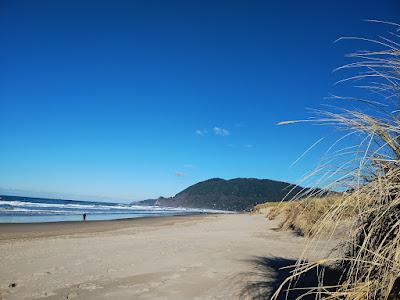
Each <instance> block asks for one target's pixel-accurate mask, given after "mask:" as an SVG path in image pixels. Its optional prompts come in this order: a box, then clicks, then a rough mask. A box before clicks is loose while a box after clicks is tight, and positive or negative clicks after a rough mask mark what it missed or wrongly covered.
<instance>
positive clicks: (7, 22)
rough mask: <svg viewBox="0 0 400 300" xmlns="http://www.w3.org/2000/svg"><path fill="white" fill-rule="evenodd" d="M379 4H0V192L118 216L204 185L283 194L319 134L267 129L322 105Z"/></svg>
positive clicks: (386, 6)
mask: <svg viewBox="0 0 400 300" xmlns="http://www.w3.org/2000/svg"><path fill="white" fill-rule="evenodd" d="M399 16H400V4H399V2H398V1H396V0H393V1H390V0H380V1H378V0H377V1H294V0H293V1H226V2H225V1H176V2H175V1H115V0H113V1H82V0H80V1H71V0H68V1H60V0H57V1H40V0H39V1H6V0H3V1H1V2H0V45H1V46H0V111H1V117H0V136H1V140H0V187H1V188H2V190H3V191H9V190H11V189H14V190H18V191H20V193H25V194H26V195H53V196H58V197H66V198H71V197H74V198H85V197H86V198H88V197H89V198H91V199H97V198H99V197H100V198H102V199H111V200H124V201H127V200H133V199H136V200H137V199H145V198H151V197H158V196H160V195H163V196H171V195H174V194H175V193H177V192H179V191H180V190H181V189H183V188H185V187H187V186H189V185H191V184H193V183H195V182H198V181H200V180H204V179H208V178H211V177H222V178H234V177H258V178H271V179H278V180H285V181H290V182H293V181H296V180H297V179H299V178H300V177H301V176H302V175H303V174H304V172H306V171H307V170H310V169H311V168H312V167H313V165H314V164H315V162H316V160H317V159H318V157H319V156H320V155H321V153H322V150H325V149H321V150H319V148H316V149H315V150H313V151H312V152H311V153H309V154H308V155H307V156H306V157H305V158H304V159H303V160H301V161H300V162H299V163H298V164H296V165H295V166H293V167H290V164H291V163H292V162H293V161H295V160H296V158H297V157H298V156H299V155H300V154H301V153H302V152H303V151H304V150H305V149H307V148H308V147H309V146H310V145H311V144H312V143H314V142H315V141H316V140H317V139H319V138H320V137H323V136H326V137H328V140H329V137H331V136H332V132H330V131H329V129H323V128H315V127H312V126H306V125H299V126H276V123H277V122H279V121H282V120H288V119H298V118H300V119H302V118H304V117H307V116H308V112H307V111H306V108H318V107H320V105H321V104H323V103H326V102H327V100H324V99H323V98H324V97H325V96H327V95H328V94H329V93H330V92H332V91H334V87H333V83H334V82H335V80H337V79H338V75H337V74H333V73H332V69H333V68H335V67H337V66H339V65H341V64H343V63H345V62H346V60H345V59H344V58H343V55H344V54H345V53H346V52H349V51H351V50H354V49H356V48H357V47H356V46H357V45H356V44H355V43H354V42H353V43H351V42H348V43H339V44H334V43H333V42H334V40H335V39H337V38H338V37H340V36H343V35H357V36H360V35H369V36H371V35H372V36H373V35H374V34H376V33H381V28H379V27H377V26H376V25H371V24H369V23H365V22H362V21H361V20H362V19H371V18H373V19H380V20H388V21H399Z"/></svg>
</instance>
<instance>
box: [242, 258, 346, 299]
mask: <svg viewBox="0 0 400 300" xmlns="http://www.w3.org/2000/svg"><path fill="white" fill-rule="evenodd" d="M250 263H251V264H252V265H253V267H254V269H255V271H253V272H250V273H247V274H245V275H246V277H247V278H252V279H251V280H250V281H247V284H246V286H245V288H244V289H243V290H242V293H241V298H243V299H253V300H261V299H270V298H271V296H272V295H273V294H274V292H275V291H276V290H277V288H278V287H279V286H280V285H281V284H282V283H283V282H284V281H285V279H286V278H287V277H288V276H290V275H291V273H290V272H291V271H292V270H293V268H292V267H290V266H294V265H295V264H296V260H293V259H286V258H279V257H272V258H270V257H256V258H254V259H252V260H251V261H250ZM288 267H289V268H288ZM318 274H321V269H319V272H317V270H316V269H312V270H310V271H308V272H307V273H305V274H302V275H301V276H300V277H299V278H297V279H296V280H295V281H292V282H291V283H289V284H290V288H291V289H293V288H294V290H289V291H288V290H287V288H288V286H289V284H285V285H284V287H283V288H282V290H281V292H280V295H279V297H278V298H277V299H279V300H283V299H290V300H292V299H296V298H297V297H300V296H303V297H302V298H301V299H303V300H306V299H307V300H308V299H313V300H314V299H319V298H318V297H316V294H315V293H313V294H308V295H305V294H306V293H307V292H308V291H309V288H315V287H317V286H318V283H319V282H321V276H318ZM322 280H323V283H324V285H325V286H334V285H337V284H338V282H339V281H340V273H339V272H338V271H336V270H334V269H332V268H329V267H324V268H323V278H322Z"/></svg>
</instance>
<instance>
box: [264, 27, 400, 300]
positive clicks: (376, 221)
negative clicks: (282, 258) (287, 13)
mask: <svg viewBox="0 0 400 300" xmlns="http://www.w3.org/2000/svg"><path fill="white" fill-rule="evenodd" d="M371 22H373V23H378V24H375V26H382V27H383V26H388V27H389V32H388V33H387V35H386V36H378V37H376V38H342V39H341V40H346V39H352V40H356V41H357V42H358V43H361V44H362V45H366V46H367V48H368V49H370V50H362V51H357V52H355V53H352V54H350V55H348V57H349V59H350V60H351V62H350V63H348V64H346V65H344V66H343V67H340V68H338V71H342V72H344V74H345V78H344V79H343V80H341V81H340V82H339V83H341V84H343V83H344V84H349V83H354V84H353V86H355V87H356V88H357V89H358V90H361V91H362V93H361V94H357V96H356V97H338V96H334V98H336V99H343V101H353V103H352V108H351V109H333V110H334V111H323V112H321V111H320V112H318V116H317V117H315V118H312V119H310V120H306V121H307V122H308V121H310V122H313V123H316V124H318V125H328V126H334V127H335V128H336V129H339V130H342V131H343V137H342V138H341V139H340V140H338V141H337V142H336V143H335V144H334V145H333V146H332V147H331V148H332V149H334V148H336V149H337V150H334V151H333V150H332V151H331V153H332V154H331V155H330V158H329V159H328V160H327V161H328V162H329V163H326V164H325V165H324V167H322V168H321V167H319V169H318V172H314V173H313V174H316V173H318V174H321V175H318V176H319V177H320V178H324V179H326V178H330V179H332V178H334V180H332V184H331V185H330V186H329V187H333V186H336V187H338V186H340V187H341V188H342V191H343V190H344V191H345V192H343V193H340V194H335V195H332V196H328V197H310V198H308V199H305V200H293V201H289V202H285V203H283V202H282V203H281V204H280V205H273V206H271V205H270V204H268V203H267V204H264V205H259V206H258V207H256V210H258V211H260V210H261V209H263V208H268V209H269V217H271V218H274V217H276V216H277V215H280V216H281V218H282V223H281V227H282V228H283V229H293V230H295V231H297V232H298V233H300V234H303V235H306V236H309V237H310V245H309V246H308V247H307V249H306V250H305V253H307V250H309V249H311V248H312V247H313V244H315V243H318V242H320V241H321V240H323V239H326V238H327V237H329V236H333V235H334V233H335V231H337V230H338V226H339V224H343V222H344V220H346V222H349V229H348V230H347V231H346V232H347V234H346V237H345V239H344V240H343V243H341V244H340V249H339V250H340V251H336V252H335V254H334V255H332V256H331V257H328V258H326V259H323V260H320V261H314V262H306V261H305V259H304V260H300V261H299V262H298V263H297V264H296V267H295V269H294V271H293V272H292V273H291V276H290V277H288V278H287V279H286V280H285V282H284V284H288V283H289V285H290V288H296V287H295V282H296V280H295V279H296V278H298V277H299V276H300V275H301V274H304V273H305V272H307V271H309V270H310V269H316V270H318V272H319V273H320V277H321V280H320V283H319V286H315V287H312V288H307V289H305V290H304V294H307V295H315V298H316V299H321V298H326V299H400V168H399V167H400V110H399V108H400V102H399V96H400V42H399V41H400V34H399V32H400V26H399V25H397V24H393V23H387V22H378V21H371ZM360 95H362V96H360ZM296 122H298V121H288V122H283V123H282V124H292V123H296ZM344 140H348V141H353V142H354V145H353V146H348V144H347V146H346V147H342V148H339V149H338V147H339V146H338V145H339V144H340V142H343V141H344ZM330 150H331V149H330ZM334 162H336V164H335V163H334ZM327 174H328V175H327ZM326 265H329V266H330V267H332V266H333V267H335V268H336V269H338V270H339V271H340V273H341V274H342V276H341V278H339V279H338V281H337V285H333V286H332V285H330V286H326V285H324V280H323V277H324V266H326ZM284 284H283V285H282V286H281V288H280V289H278V290H277V291H276V293H275V294H274V296H273V298H275V299H276V298H278V297H279V295H282V294H284V289H286V287H284V286H285V285H284Z"/></svg>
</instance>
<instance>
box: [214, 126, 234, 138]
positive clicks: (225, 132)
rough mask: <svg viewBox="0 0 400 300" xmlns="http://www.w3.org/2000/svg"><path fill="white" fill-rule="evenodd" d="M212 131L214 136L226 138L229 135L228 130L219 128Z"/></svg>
mask: <svg viewBox="0 0 400 300" xmlns="http://www.w3.org/2000/svg"><path fill="white" fill-rule="evenodd" d="M213 131H214V134H215V135H220V136H228V135H230V134H231V133H230V132H229V130H228V129H225V128H221V127H214V128H213Z"/></svg>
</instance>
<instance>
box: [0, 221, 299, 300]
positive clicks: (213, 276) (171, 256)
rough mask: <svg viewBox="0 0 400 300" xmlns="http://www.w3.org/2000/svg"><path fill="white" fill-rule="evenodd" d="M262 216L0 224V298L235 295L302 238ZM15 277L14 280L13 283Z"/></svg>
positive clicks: (295, 252) (295, 251) (294, 251)
mask: <svg viewBox="0 0 400 300" xmlns="http://www.w3.org/2000/svg"><path fill="white" fill-rule="evenodd" d="M277 222H278V221H269V220H267V219H266V218H265V217H264V216H263V215H248V214H230V215H206V216H204V215H201V216H199V215H198V216H182V217H161V218H147V219H146V218H143V219H132V220H119V221H93V222H86V223H83V222H65V223H47V224H46V223H42V224H0V299H36V298H46V299H72V298H76V299H239V298H251V297H250V296H248V295H247V296H246V294H244V295H243V294H242V293H243V291H244V289H245V288H246V286H247V285H248V282H249V280H260V279H261V280H265V281H266V282H268V280H269V279H270V278H268V277H271V280H272V278H274V276H275V275H276V274H274V272H271V274H263V278H259V277H258V276H256V275H254V274H253V275H252V274H250V272H252V271H255V264H254V259H255V258H257V257H263V258H272V259H274V258H280V259H281V258H282V259H283V261H286V259H287V261H288V262H289V261H292V260H293V259H296V258H297V257H299V255H300V254H301V252H302V248H303V246H304V245H305V243H306V240H305V239H304V238H301V237H298V236H295V235H294V234H293V233H291V232H281V231H278V230H276V229H277ZM256 277H257V278H256ZM13 283H14V284H15V286H14V287H13V286H12V285H13Z"/></svg>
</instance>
